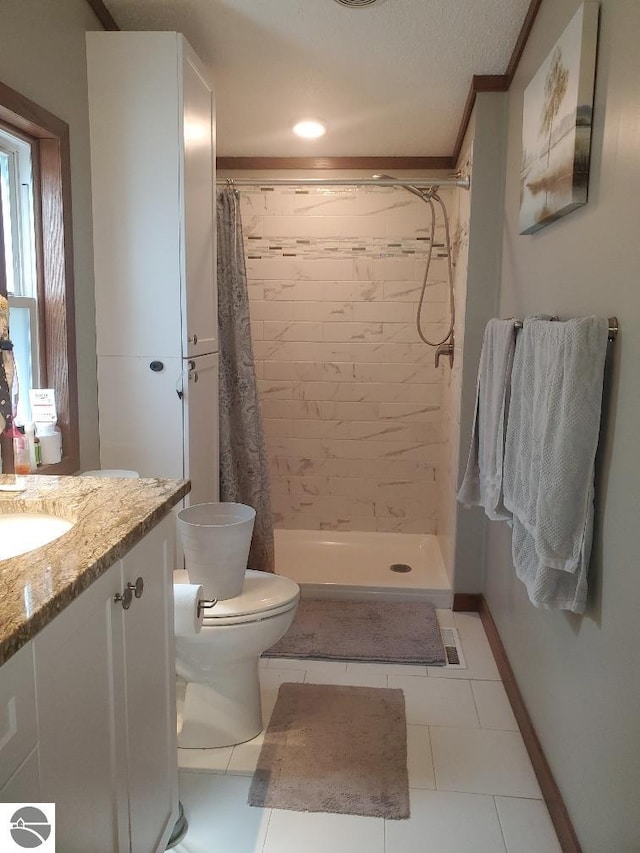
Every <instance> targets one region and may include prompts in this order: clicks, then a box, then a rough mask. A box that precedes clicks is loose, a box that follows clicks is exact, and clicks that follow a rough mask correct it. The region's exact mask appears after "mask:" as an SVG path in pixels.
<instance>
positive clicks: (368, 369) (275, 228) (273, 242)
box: [237, 176, 464, 606]
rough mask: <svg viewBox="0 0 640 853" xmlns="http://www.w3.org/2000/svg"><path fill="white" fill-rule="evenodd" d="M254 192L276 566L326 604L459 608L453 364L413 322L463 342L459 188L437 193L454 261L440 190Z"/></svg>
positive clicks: (251, 273)
mask: <svg viewBox="0 0 640 853" xmlns="http://www.w3.org/2000/svg"><path fill="white" fill-rule="evenodd" d="M237 183H238V184H240V183H241V182H237ZM247 183H250V184H251V185H243V186H242V190H241V211H242V220H243V228H244V242H245V257H246V266H247V280H248V287H249V298H250V309H251V330H252V336H253V346H254V356H255V364H256V372H257V376H258V382H259V390H260V401H261V408H262V414H263V420H264V426H265V432H266V440H267V453H268V457H269V467H270V475H271V490H272V511H273V518H274V524H275V527H276V536H275V545H276V571H278V572H281V573H282V574H285V575H287V576H289V577H292V578H293V579H294V580H296V581H298V582H300V583H301V584H302V586H303V591H304V593H306V594H311V595H313V596H314V597H322V596H336V597H357V598H366V597H370V596H371V595H376V596H381V595H383V596H385V597H388V598H396V599H397V598H398V597H400V598H405V599H407V598H409V599H411V598H429V599H431V600H433V601H434V603H436V604H437V605H438V606H450V604H451V586H452V585H451V571H450V567H447V566H445V565H444V563H443V559H442V556H441V551H440V548H439V543H438V539H437V534H438V532H439V527H440V507H441V498H440V492H441V489H442V484H443V478H446V477H447V476H449V473H450V472H449V468H450V456H451V453H450V449H448V447H447V441H448V436H447V428H448V424H449V423H450V422H451V421H452V420H455V419H456V417H457V414H456V413H455V412H451V411H448V409H447V406H450V405H451V404H450V402H449V401H450V400H452V399H454V398H455V394H454V395H452V393H451V383H452V371H451V368H450V365H449V361H448V359H443V360H442V361H441V362H440V365H439V366H438V367H436V366H435V363H434V349H433V348H431V347H429V346H426V345H425V343H423V341H422V340H421V339H420V336H419V334H418V331H417V326H416V317H417V315H418V313H420V315H421V317H420V320H421V330H422V332H423V334H424V336H425V337H426V338H428V339H429V340H430V341H433V342H435V343H439V344H442V343H445V344H447V343H449V342H452V337H453V335H452V329H451V328H450V326H451V325H452V308H453V305H452V298H451V295H450V288H449V273H450V270H449V264H450V261H453V262H454V264H455V270H454V275H457V274H458V268H459V265H460V249H461V243H462V242H463V239H464V227H462V226H461V224H460V217H459V203H458V199H459V195H460V192H461V191H460V189H458V188H456V187H455V186H441V188H440V189H439V191H438V192H439V195H440V197H441V198H442V201H443V203H444V205H445V206H446V210H447V211H448V214H449V220H450V223H449V229H450V234H451V242H452V249H451V253H449V252H448V251H447V248H448V246H447V243H448V240H447V235H446V230H445V223H444V220H443V218H442V216H441V215H439V216H438V217H437V224H436V227H435V231H434V232H433V233H432V209H431V207H430V205H429V203H428V202H427V203H425V200H426V199H428V198H429V196H430V191H429V190H428V189H427V186H428V185H427V184H425V185H423V186H421V187H420V189H416V190H415V191H414V192H413V193H411V192H406V190H405V189H404V188H403V187H402V186H397V185H395V184H397V183H398V182H397V181H394V179H392V178H389V177H387V176H383V177H382V178H381V179H378V180H371V181H369V182H368V183H367V184H366V185H358V186H354V185H353V184H351V185H344V186H341V185H336V184H334V183H333V182H332V184H331V186H328V185H319V186H314V185H305V184H304V183H300V182H296V183H291V182H288V181H285V180H283V181H282V183H281V184H279V183H278V182H275V181H271V182H263V183H261V182H260V180H259V179H258V180H255V182H253V179H251V181H243V182H242V184H247ZM443 183H447V182H443ZM448 183H451V184H453V183H454V182H453V181H450V182H448ZM460 183H462V182H460ZM423 187H424V188H423ZM423 194H424V195H425V197H423ZM429 258H430V269H429V278H428V281H427V282H426V285H425V282H424V273H425V269H426V265H427V263H428V261H429ZM421 300H422V309H421V311H419V306H420V304H421Z"/></svg>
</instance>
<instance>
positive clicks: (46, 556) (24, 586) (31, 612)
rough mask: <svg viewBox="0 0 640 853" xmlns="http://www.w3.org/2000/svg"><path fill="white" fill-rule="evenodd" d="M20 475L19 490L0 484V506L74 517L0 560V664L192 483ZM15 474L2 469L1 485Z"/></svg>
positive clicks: (4, 509)
mask: <svg viewBox="0 0 640 853" xmlns="http://www.w3.org/2000/svg"><path fill="white" fill-rule="evenodd" d="M21 479H23V480H24V482H25V483H26V486H27V488H26V490H25V491H23V492H15V493H13V492H3V491H0V513H16V512H36V513H37V512H41V513H49V514H51V515H57V516H60V517H62V518H66V519H68V520H69V521H72V522H73V523H74V524H73V527H72V528H71V529H70V530H69V531H68V532H67V533H65V534H63V535H62V536H61V537H60V538H59V539H56V540H55V541H54V542H51V543H50V544H49V545H44V546H43V547H41V548H37V549H35V550H33V551H29V552H27V553H26V554H22V555H20V556H18V557H11V558H10V559H7V560H0V664H3V663H4V662H5V661H6V660H8V659H9V658H10V657H11V655H13V654H14V653H15V652H17V651H18V649H19V648H20V647H21V646H23V645H24V644H25V643H27V642H28V641H29V640H30V639H31V638H32V637H33V636H35V634H37V633H38V631H40V630H42V628H44V627H45V625H47V624H48V623H49V622H50V621H51V620H52V619H53V618H54V617H55V616H56V615H57V614H58V613H60V611H62V610H64V608H65V607H67V605H68V604H70V603H71V602H72V601H73V600H74V599H75V598H77V596H78V595H80V593H81V592H82V591H83V590H85V589H86V588H87V587H88V586H89V585H90V584H91V583H93V581H95V580H96V579H97V578H99V577H100V575H102V574H104V572H105V571H106V570H107V569H108V568H109V567H110V566H112V565H113V564H114V563H115V562H116V561H117V560H119V559H120V558H121V557H123V556H124V554H126V553H127V551H129V550H130V549H131V548H132V547H133V546H134V545H135V544H136V543H137V542H139V541H140V539H142V537H143V536H144V535H145V534H146V533H148V532H149V531H150V530H151V529H152V528H153V527H155V526H156V524H158V522H159V521H160V520H161V519H162V518H163V517H164V516H165V515H167V513H168V512H169V511H170V509H171V508H172V507H173V506H175V505H176V504H177V503H178V502H179V501H180V500H181V499H182V498H183V497H184V496H185V495H186V494H187V493H188V491H189V489H190V484H189V482H188V481H186V480H151V479H149V480H147V479H138V480H134V479H128V480H127V479H109V478H94V477H45V476H37V475H36V476H31V477H24V478H21ZM13 481H14V478H13V477H12V476H10V475H4V476H3V475H1V474H0V484H2V483H12V482H13Z"/></svg>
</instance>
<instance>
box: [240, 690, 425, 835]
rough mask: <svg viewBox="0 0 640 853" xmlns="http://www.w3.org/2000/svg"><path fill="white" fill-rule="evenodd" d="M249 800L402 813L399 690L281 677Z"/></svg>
mask: <svg viewBox="0 0 640 853" xmlns="http://www.w3.org/2000/svg"><path fill="white" fill-rule="evenodd" d="M248 802H249V805H250V806H261V807H265V808H274V809H292V810H293V811H298V812H333V813H337V814H353V815H364V816H366V817H384V818H391V819H396V820H397V819H400V818H408V817H409V780H408V775H407V724H406V718H405V710H404V696H403V693H402V690H390V689H388V688H386V687H343V686H337V685H334V684H282V685H281V687H280V691H279V693H278V699H277V701H276V705H275V708H274V709H273V714H272V715H271V720H270V722H269V726H268V728H267V732H266V734H265V738H264V743H263V745H262V749H261V751H260V757H259V758H258V764H257V767H256V771H255V773H254V775H253V780H252V782H251V788H250V789H249V799H248Z"/></svg>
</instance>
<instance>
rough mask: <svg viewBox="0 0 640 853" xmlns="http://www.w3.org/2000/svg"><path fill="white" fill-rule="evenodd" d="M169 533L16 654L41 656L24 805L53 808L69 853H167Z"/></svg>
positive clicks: (171, 805)
mask: <svg viewBox="0 0 640 853" xmlns="http://www.w3.org/2000/svg"><path fill="white" fill-rule="evenodd" d="M173 531H174V523H173V516H170V517H168V518H166V519H164V521H162V522H161V523H160V524H159V525H158V526H157V527H155V528H154V529H153V530H152V531H151V532H150V533H148V534H147V535H146V536H145V537H144V538H143V539H142V540H141V541H140V542H139V543H138V544H137V545H135V546H134V547H133V548H132V550H131V551H129V553H128V554H127V555H126V556H125V557H124V558H123V559H122V560H120V561H119V562H118V563H116V564H115V565H113V566H112V567H111V568H110V569H109V570H108V571H107V572H106V573H105V574H104V575H102V576H101V577H100V578H99V579H98V580H96V581H95V582H94V583H93V584H92V585H91V586H90V587H89V588H88V589H86V590H85V591H84V592H83V593H81V594H80V595H79V596H78V598H76V599H75V600H74V601H73V602H72V603H71V604H70V605H69V606H68V607H67V608H66V609H65V610H64V611H63V612H62V613H61V614H60V615H59V616H57V617H56V618H55V619H54V620H53V621H52V622H51V623H50V624H49V625H48V626H47V627H46V628H44V629H43V630H42V631H41V632H40V633H39V634H37V635H36V637H35V638H34V639H33V640H32V642H31V643H30V644H29V646H27V647H25V649H23V650H21V651H20V652H19V653H18V655H20V654H22V652H23V651H25V650H27V649H29V647H32V648H33V660H34V663H35V689H36V697H37V698H36V709H37V727H38V744H37V756H38V765H39V773H38V782H39V784H38V788H37V789H34V790H33V795H32V796H31V797H25V796H23V797H22V801H29V800H31V801H35V802H55V804H56V840H57V846H58V849H60V850H64V851H65V853H74V851H78V853H86V851H88V850H90V851H92V853H103V851H104V853H124V851H131V853H152V851H156V850H164V847H165V844H166V842H167V840H168V838H169V836H170V834H171V830H172V828H173V824H174V823H175V820H176V818H177V816H178V811H177V805H178V797H177V758H176V755H177V753H176V721H175V695H174V693H175V686H174V685H175V676H174V670H175V653H174V640H173V603H172V594H173V592H172V590H173V587H172V582H173V553H174V541H173V538H174V532H173ZM138 578H142V580H143V583H144V589H143V590H142V595H141V596H140V597H139V598H136V597H135V595H133V594H132V599H131V604H130V606H129V607H128V608H127V609H124V608H123V606H122V605H123V602H122V600H121V599H120V600H119V599H118V598H117V597H118V596H122V595H123V592H124V590H126V589H127V584H132V585H133V586H135V584H136V581H137V580H138ZM138 584H139V582H138ZM138 592H140V585H139V586H138ZM16 657H17V655H16ZM12 660H13V659H12ZM12 660H10V661H9V662H8V664H7V666H8V665H10V664H11V663H12ZM3 670H4V668H3ZM3 670H0V675H1V674H2V673H3ZM1 683H2V682H1V681H0V684H1ZM24 766H25V767H27V766H28V762H25V765H24ZM29 772H31V773H32V768H31V767H30V768H29ZM32 775H33V773H32ZM16 777H17V774H16ZM17 778H18V777H17ZM28 778H31V777H27V779H28ZM12 781H13V780H12ZM19 781H20V780H19V778H18V782H19ZM10 784H11V783H9V785H7V786H5V787H6V789H7V791H8V792H9V793H10V791H11V788H10ZM25 789H26V790H25ZM18 790H20V791H21V793H22V794H23V795H24V794H26V793H27V791H28V790H29V788H28V784H20V787H19V788H18ZM0 795H1V796H2V798H3V799H5V801H11V800H9V799H8V795H7V796H5V789H2V791H0Z"/></svg>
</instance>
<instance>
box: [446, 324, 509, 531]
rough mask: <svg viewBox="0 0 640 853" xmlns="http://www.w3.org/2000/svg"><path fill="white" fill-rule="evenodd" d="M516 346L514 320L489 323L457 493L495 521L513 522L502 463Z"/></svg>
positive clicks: (468, 503) (460, 498)
mask: <svg viewBox="0 0 640 853" xmlns="http://www.w3.org/2000/svg"><path fill="white" fill-rule="evenodd" d="M515 342H516V328H515V323H514V321H513V320H489V322H488V323H487V326H486V328H485V330H484V338H483V341H482V352H481V353H480V364H479V366H478V383H477V386H476V412H475V417H474V421H473V432H472V435H471V447H470V448H469V459H468V461H467V470H466V471H465V474H464V478H463V480H462V485H461V486H460V491H459V492H458V500H459V501H460V503H462V504H464V505H465V506H472V505H475V506H482V507H484V511H485V513H486V514H487V516H488V517H489V518H490V519H491V520H492V521H499V520H501V519H509V518H511V513H510V512H509V511H508V510H507V509H506V508H505V506H504V504H503V500H502V460H503V455H504V440H505V427H506V414H507V411H508V407H509V406H508V403H509V389H510V383H511V369H512V366H513V353H514V348H515Z"/></svg>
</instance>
